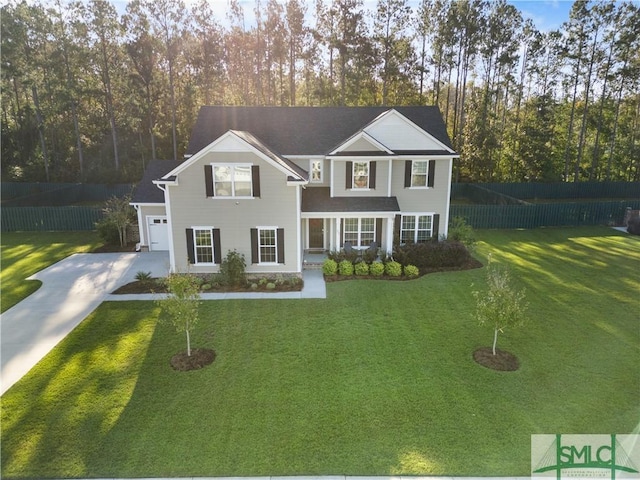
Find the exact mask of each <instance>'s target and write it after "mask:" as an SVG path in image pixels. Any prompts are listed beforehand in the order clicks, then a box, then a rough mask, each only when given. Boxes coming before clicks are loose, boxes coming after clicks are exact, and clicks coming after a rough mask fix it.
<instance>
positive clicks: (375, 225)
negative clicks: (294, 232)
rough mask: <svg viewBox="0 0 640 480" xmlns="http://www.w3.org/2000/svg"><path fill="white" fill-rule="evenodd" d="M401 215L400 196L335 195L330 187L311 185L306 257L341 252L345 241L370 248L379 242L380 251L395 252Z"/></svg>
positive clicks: (305, 202)
mask: <svg viewBox="0 0 640 480" xmlns="http://www.w3.org/2000/svg"><path fill="white" fill-rule="evenodd" d="M399 214H400V207H399V206H398V200H397V199H396V197H331V195H330V189H329V188H322V187H315V188H314V187H309V188H307V189H305V190H304V191H303V193H302V212H301V217H302V218H301V219H302V223H301V226H302V248H303V251H304V252H305V259H307V256H308V255H316V254H322V253H326V252H332V251H339V250H341V249H342V248H343V247H344V244H345V242H349V243H350V245H351V247H352V248H353V249H354V250H366V249H368V248H369V247H370V246H371V245H372V244H373V243H375V246H376V247H377V248H378V250H379V251H380V252H386V253H391V251H392V250H393V236H394V225H395V218H396V216H397V215H399ZM308 258H309V259H311V258H312V257H308Z"/></svg>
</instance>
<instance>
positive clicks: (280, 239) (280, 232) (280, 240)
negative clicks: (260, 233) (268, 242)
mask: <svg viewBox="0 0 640 480" xmlns="http://www.w3.org/2000/svg"><path fill="white" fill-rule="evenodd" d="M276 242H277V245H278V263H284V228H278V229H277V230H276Z"/></svg>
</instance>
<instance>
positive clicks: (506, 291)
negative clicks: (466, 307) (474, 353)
mask: <svg viewBox="0 0 640 480" xmlns="http://www.w3.org/2000/svg"><path fill="white" fill-rule="evenodd" d="M487 286H488V290H487V291H486V292H478V291H474V292H473V296H474V297H475V299H476V312H475V317H476V319H477V320H478V323H479V324H480V325H488V326H490V327H491V328H493V349H492V351H493V355H495V354H496V344H497V343H498V333H503V332H504V330H505V329H506V328H512V327H517V326H521V325H523V324H524V321H525V314H526V310H527V306H528V305H527V303H526V301H525V290H524V289H522V290H519V291H516V290H515V289H514V288H513V287H512V286H511V275H510V273H509V270H507V269H506V268H504V267H500V266H498V265H494V264H493V263H492V262H491V256H489V263H488V265H487Z"/></svg>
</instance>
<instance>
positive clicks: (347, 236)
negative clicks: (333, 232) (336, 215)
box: [344, 218, 358, 246]
mask: <svg viewBox="0 0 640 480" xmlns="http://www.w3.org/2000/svg"><path fill="white" fill-rule="evenodd" d="M344 241H345V242H351V244H352V245H353V246H357V245H358V219H357V218H345V219H344Z"/></svg>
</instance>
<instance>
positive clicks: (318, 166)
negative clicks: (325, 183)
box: [311, 160, 322, 183]
mask: <svg viewBox="0 0 640 480" xmlns="http://www.w3.org/2000/svg"><path fill="white" fill-rule="evenodd" d="M311 181H312V182H314V183H320V182H322V160H314V161H313V162H311Z"/></svg>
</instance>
